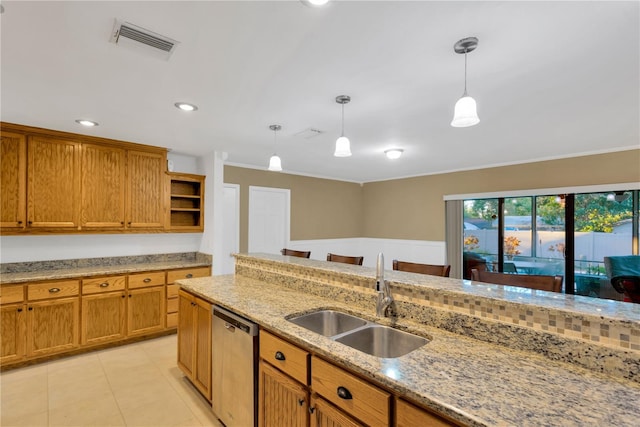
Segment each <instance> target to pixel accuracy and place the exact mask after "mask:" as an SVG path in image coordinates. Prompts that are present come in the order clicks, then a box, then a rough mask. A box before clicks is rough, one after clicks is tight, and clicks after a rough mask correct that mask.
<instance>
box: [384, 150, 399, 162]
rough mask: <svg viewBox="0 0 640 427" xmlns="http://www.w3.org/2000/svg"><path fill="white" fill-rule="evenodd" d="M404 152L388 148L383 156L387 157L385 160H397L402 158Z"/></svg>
mask: <svg viewBox="0 0 640 427" xmlns="http://www.w3.org/2000/svg"><path fill="white" fill-rule="evenodd" d="M402 153H404V150H403V149H402V148H390V149H388V150H384V154H386V155H387V159H391V160H395V159H399V158H400V156H402Z"/></svg>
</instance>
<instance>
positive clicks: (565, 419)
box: [177, 275, 640, 426]
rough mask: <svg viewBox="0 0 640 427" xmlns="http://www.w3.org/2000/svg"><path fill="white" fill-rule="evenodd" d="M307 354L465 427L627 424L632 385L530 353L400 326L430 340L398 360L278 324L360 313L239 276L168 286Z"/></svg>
mask: <svg viewBox="0 0 640 427" xmlns="http://www.w3.org/2000/svg"><path fill="white" fill-rule="evenodd" d="M177 283H178V284H180V285H181V286H182V287H183V288H185V289H186V290H188V291H190V292H192V293H194V294H196V295H199V296H201V297H203V298H205V299H206V300H208V301H210V302H212V303H214V304H218V305H221V306H223V307H225V308H228V309H230V310H232V311H235V312H236V313H238V314H239V315H241V316H244V317H246V318H248V319H250V320H252V321H254V322H256V323H258V324H259V325H260V326H262V327H264V328H266V329H268V330H271V331H273V332H275V333H277V334H279V335H281V336H283V337H284V338H286V339H289V340H290V341H292V342H294V343H296V344H298V345H300V346H302V347H305V348H307V349H308V350H310V351H311V352H313V353H315V354H318V355H320V356H323V357H325V358H327V359H329V360H332V361H333V362H335V363H336V364H338V365H341V366H343V367H346V368H347V369H349V370H351V371H354V372H356V373H359V374H361V375H363V376H365V377H367V378H370V379H371V380H372V381H373V382H376V383H378V384H380V385H382V386H383V387H385V388H388V389H390V390H393V391H394V392H395V393H397V394H398V395H401V396H404V397H407V398H409V399H410V400H413V401H416V402H418V403H420V404H422V405H424V406H425V407H429V408H432V409H433V410H434V411H436V412H439V413H442V414H445V415H447V416H449V417H450V418H452V419H454V420H457V421H459V422H461V423H463V424H465V425H473V426H541V425H553V426H604V425H612V426H614V425H615V426H636V425H637V424H638V414H640V384H638V383H637V382H634V381H630V380H626V379H624V378H615V377H612V376H608V375H604V374H600V373H596V372H593V371H591V370H587V369H584V368H581V367H578V366H575V365H572V364H568V363H563V362H557V361H553V360H549V359H548V358H545V357H543V356H541V355H538V354H533V353H530V352H526V351H521V350H511V349H508V348H506V347H503V346H499V345H495V344H490V343H486V342H483V341H479V340H476V339H473V338H469V337H466V336H463V335H458V334H455V333H450V332H447V331H445V330H442V329H438V328H434V327H430V326H427V325H424V324H419V323H414V322H412V321H410V320H408V319H402V320H398V321H397V324H396V326H398V327H401V328H403V329H406V330H409V331H412V332H415V333H418V334H420V335H423V336H425V337H428V338H430V339H431V341H430V342H429V343H428V344H426V345H425V346H423V347H421V348H419V349H417V350H415V351H413V352H411V353H409V354H407V355H405V356H402V357H399V358H395V359H384V358H378V357H374V356H370V355H367V354H365V353H362V352H360V351H357V350H355V349H352V348H350V347H348V346H345V345H343V344H340V343H337V342H334V341H332V340H331V339H329V338H327V337H324V336H322V335H320V334H316V333H314V332H311V331H309V330H307V329H304V328H302V327H300V326H297V325H295V324H293V323H291V322H288V321H287V320H286V318H290V317H293V316H295V315H299V314H303V313H306V312H310V311H315V310H317V309H321V308H331V309H337V310H341V311H346V312H350V313H353V314H356V315H359V316H361V317H364V318H366V319H368V320H376V321H378V322H379V323H383V324H389V322H390V321H389V319H375V316H374V314H375V308H374V307H373V305H371V307H370V309H363V308H362V307H360V306H358V305H356V304H347V303H343V302H340V301H337V300H335V299H329V298H323V297H321V296H317V295H310V294H308V293H305V292H301V291H299V290H294V289H290V288H287V287H283V286H280V285H276V284H272V283H269V282H266V281H262V280H257V279H253V278H247V277H243V276H239V275H228V276H215V277H206V278H198V279H190V280H181V281H178V282H177Z"/></svg>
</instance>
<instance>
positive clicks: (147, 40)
mask: <svg viewBox="0 0 640 427" xmlns="http://www.w3.org/2000/svg"><path fill="white" fill-rule="evenodd" d="M109 41H110V42H111V43H115V44H117V45H118V46H126V47H129V48H132V49H137V50H140V51H144V52H147V53H151V54H153V55H154V56H157V57H159V58H163V59H169V57H170V56H171V54H172V53H173V51H174V50H175V48H176V46H177V45H178V43H179V42H178V41H176V40H173V39H171V38H169V37H166V36H163V35H161V34H158V33H154V32H153V31H149V30H147V29H145V28H142V27H139V26H137V25H134V24H131V23H130V22H124V21H120V20H118V19H116V20H115V23H114V25H113V31H111V39H110V40H109Z"/></svg>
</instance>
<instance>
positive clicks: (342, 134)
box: [340, 102, 344, 136]
mask: <svg viewBox="0 0 640 427" xmlns="http://www.w3.org/2000/svg"><path fill="white" fill-rule="evenodd" d="M340 136H344V102H343V103H342V133H341V134H340Z"/></svg>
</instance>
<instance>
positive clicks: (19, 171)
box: [0, 131, 27, 229]
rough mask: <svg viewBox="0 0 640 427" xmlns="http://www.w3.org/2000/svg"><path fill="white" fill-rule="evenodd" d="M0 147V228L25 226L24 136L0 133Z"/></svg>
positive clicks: (25, 152) (25, 160)
mask: <svg viewBox="0 0 640 427" xmlns="http://www.w3.org/2000/svg"><path fill="white" fill-rule="evenodd" d="M1 140H2V142H1V146H0V195H1V196H0V227H1V228H17V229H20V228H24V227H25V226H26V215H27V205H26V195H27V188H26V181H27V142H26V138H25V137H24V135H20V134H17V133H11V132H4V131H3V132H2V135H1Z"/></svg>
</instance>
